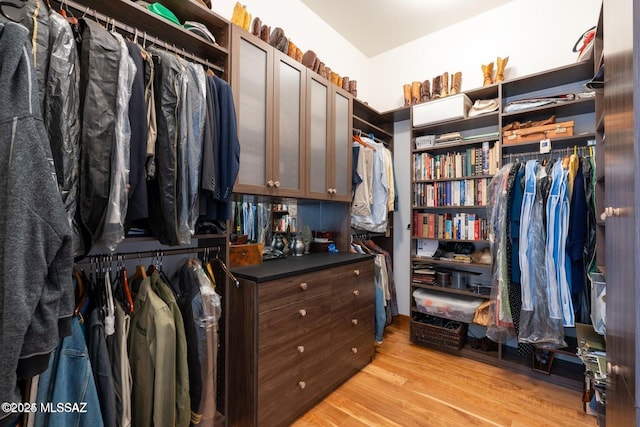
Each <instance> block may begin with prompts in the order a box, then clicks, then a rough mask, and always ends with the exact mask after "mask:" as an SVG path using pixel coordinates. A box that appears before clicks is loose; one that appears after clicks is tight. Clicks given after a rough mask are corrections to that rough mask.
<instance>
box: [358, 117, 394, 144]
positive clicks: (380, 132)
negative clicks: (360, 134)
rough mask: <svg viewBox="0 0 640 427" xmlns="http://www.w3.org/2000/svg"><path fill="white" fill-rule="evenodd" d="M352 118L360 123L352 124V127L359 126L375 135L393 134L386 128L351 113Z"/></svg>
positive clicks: (387, 136) (388, 135) (391, 135)
mask: <svg viewBox="0 0 640 427" xmlns="http://www.w3.org/2000/svg"><path fill="white" fill-rule="evenodd" d="M353 120H354V121H356V122H358V123H360V124H359V125H357V126H356V125H354V127H358V128H361V129H362V130H363V131H365V132H371V133H373V134H374V135H376V136H382V137H385V138H393V134H391V133H389V132H387V131H386V130H384V129H382V128H380V127H378V126H376V125H374V124H373V123H370V122H368V121H367V120H365V119H363V118H361V117H358V116H356V115H355V114H354V115H353Z"/></svg>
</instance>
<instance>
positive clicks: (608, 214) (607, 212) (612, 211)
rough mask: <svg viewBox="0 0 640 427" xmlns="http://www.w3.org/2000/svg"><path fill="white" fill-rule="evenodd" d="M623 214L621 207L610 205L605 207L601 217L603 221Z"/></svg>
mask: <svg viewBox="0 0 640 427" xmlns="http://www.w3.org/2000/svg"><path fill="white" fill-rule="evenodd" d="M621 215H622V211H621V209H620V208H612V207H611V206H608V207H606V208H604V212H602V214H601V215H600V219H601V220H602V221H605V220H606V219H607V218H613V217H614V216H621Z"/></svg>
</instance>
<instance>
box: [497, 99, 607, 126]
mask: <svg viewBox="0 0 640 427" xmlns="http://www.w3.org/2000/svg"><path fill="white" fill-rule="evenodd" d="M594 103H595V97H593V98H584V99H576V100H575V101H567V102H558V103H556V104H549V105H543V106H542V107H537V108H528V109H526V110H520V111H514V112H511V113H503V114H502V125H503V126H504V125H505V124H507V123H510V122H512V121H514V120H515V119H519V118H521V117H526V118H527V119H528V120H531V119H532V118H534V119H535V118H536V117H538V116H550V115H552V114H556V115H560V114H559V113H562V117H564V116H573V115H578V114H585V113H589V112H592V111H593V109H594ZM556 122H560V120H558V119H556Z"/></svg>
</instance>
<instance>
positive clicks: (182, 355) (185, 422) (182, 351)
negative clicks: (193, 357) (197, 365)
mask: <svg viewBox="0 0 640 427" xmlns="http://www.w3.org/2000/svg"><path fill="white" fill-rule="evenodd" d="M151 288H152V289H153V290H154V292H155V293H156V294H157V295H158V296H159V297H160V299H162V301H164V302H165V304H167V306H168V307H169V310H171V315H172V316H173V321H174V324H175V328H176V370H175V372H176V380H175V384H176V412H177V419H176V426H177V427H183V426H184V427H188V426H189V422H190V420H191V399H190V398H189V368H188V366H187V338H186V335H185V333H184V321H183V320H182V314H181V312H180V309H179V308H178V303H177V302H176V298H175V296H174V294H173V291H172V290H171V288H170V287H169V285H168V284H167V283H165V282H164V281H163V280H162V278H161V277H160V273H158V271H157V270H156V271H154V272H153V274H152V275H151Z"/></svg>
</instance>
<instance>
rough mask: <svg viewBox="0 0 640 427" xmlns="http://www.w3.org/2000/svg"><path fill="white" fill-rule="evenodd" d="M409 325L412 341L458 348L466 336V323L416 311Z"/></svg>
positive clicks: (453, 348)
mask: <svg viewBox="0 0 640 427" xmlns="http://www.w3.org/2000/svg"><path fill="white" fill-rule="evenodd" d="M411 320H413V321H412V322H411V325H410V327H409V334H410V338H411V341H412V342H415V343H417V344H430V345H435V346H438V347H444V348H447V349H450V350H460V349H461V348H462V346H463V345H464V340H465V338H466V337H467V327H468V325H467V324H466V323H460V322H456V321H454V320H448V319H443V318H440V317H435V316H429V315H427V314H421V313H416V314H414V315H413V317H412V318H411Z"/></svg>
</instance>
